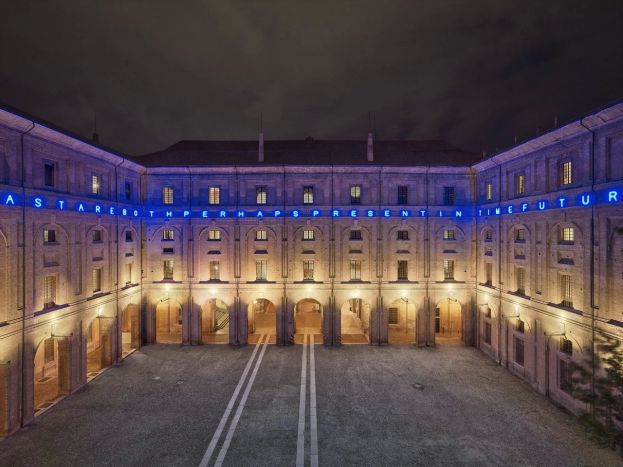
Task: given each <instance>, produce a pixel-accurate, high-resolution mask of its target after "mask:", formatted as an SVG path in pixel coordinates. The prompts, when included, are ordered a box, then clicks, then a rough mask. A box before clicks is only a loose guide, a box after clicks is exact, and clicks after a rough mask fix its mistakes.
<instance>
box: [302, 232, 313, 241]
mask: <svg viewBox="0 0 623 467" xmlns="http://www.w3.org/2000/svg"><path fill="white" fill-rule="evenodd" d="M314 239H315V236H314V229H305V230H303V240H314Z"/></svg>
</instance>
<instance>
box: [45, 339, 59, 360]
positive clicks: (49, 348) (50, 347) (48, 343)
mask: <svg viewBox="0 0 623 467" xmlns="http://www.w3.org/2000/svg"><path fill="white" fill-rule="evenodd" d="M54 350H55V345H54V338H53V337H48V338H47V339H46V340H44V341H43V363H45V364H48V363H52V362H53V361H54V360H56V358H55V355H54Z"/></svg>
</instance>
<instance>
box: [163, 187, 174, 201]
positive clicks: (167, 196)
mask: <svg viewBox="0 0 623 467" xmlns="http://www.w3.org/2000/svg"><path fill="white" fill-rule="evenodd" d="M162 204H173V187H171V186H165V187H162Z"/></svg>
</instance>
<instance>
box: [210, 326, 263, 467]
mask: <svg viewBox="0 0 623 467" xmlns="http://www.w3.org/2000/svg"><path fill="white" fill-rule="evenodd" d="M263 337H264V336H263V335H262V336H260V338H259V339H258V341H257V344H255V348H254V349H253V353H252V354H251V357H250V358H249V361H248V362H247V366H245V368H244V371H243V372H242V376H240V380H239V381H238V385H237V386H236V389H234V393H233V394H232V396H231V399H229V403H228V404H227V408H226V409H225V412H224V413H223V416H222V417H221V421H220V422H219V424H218V427H217V428H216V431H215V432H214V436H212V440H211V441H210V444H209V445H208V449H206V452H205V454H204V455H203V459H201V462H200V463H199V467H207V466H208V463H209V462H210V459H211V458H212V454H213V453H214V450H215V449H216V445H217V444H218V440H219V439H220V438H221V433H222V432H223V429H224V428H225V425H226V424H227V421H228V420H229V416H230V415H231V412H232V410H233V409H234V405H235V402H236V399H237V398H238V394H239V393H240V390H241V389H242V385H243V383H244V381H245V380H246V378H247V374H248V373H249V369H250V368H251V364H252V363H253V359H254V358H255V355H256V354H257V351H258V349H259V348H260V345H261V344H262V338H263ZM266 341H267V342H268V337H267V338H266Z"/></svg>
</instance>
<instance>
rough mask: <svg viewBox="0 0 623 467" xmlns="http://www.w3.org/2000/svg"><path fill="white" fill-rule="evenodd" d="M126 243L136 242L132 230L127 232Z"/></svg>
mask: <svg viewBox="0 0 623 467" xmlns="http://www.w3.org/2000/svg"><path fill="white" fill-rule="evenodd" d="M125 241H126V242H127V243H131V242H133V241H134V234H133V233H132V231H131V230H126V231H125Z"/></svg>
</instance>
